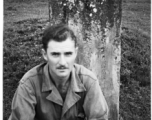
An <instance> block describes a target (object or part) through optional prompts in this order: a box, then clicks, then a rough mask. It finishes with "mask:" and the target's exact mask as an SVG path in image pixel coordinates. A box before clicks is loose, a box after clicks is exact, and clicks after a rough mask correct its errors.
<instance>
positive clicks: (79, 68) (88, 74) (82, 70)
mask: <svg viewBox="0 0 152 120" xmlns="http://www.w3.org/2000/svg"><path fill="white" fill-rule="evenodd" d="M74 66H75V69H76V74H78V76H80V78H83V79H84V78H86V79H91V80H92V81H96V80H97V77H96V75H95V74H94V73H93V72H92V71H91V70H89V69H87V68H86V67H84V66H83V65H79V64H75V65H74Z"/></svg>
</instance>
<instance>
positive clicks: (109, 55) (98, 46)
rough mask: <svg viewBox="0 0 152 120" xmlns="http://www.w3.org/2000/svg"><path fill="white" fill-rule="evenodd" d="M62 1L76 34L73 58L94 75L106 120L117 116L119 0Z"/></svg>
mask: <svg viewBox="0 0 152 120" xmlns="http://www.w3.org/2000/svg"><path fill="white" fill-rule="evenodd" d="M63 2H66V5H67V6H66V7H67V12H68V13H66V15H68V21H67V24H69V26H71V27H72V29H73V30H74V32H75V34H76V35H77V37H78V43H79V53H78V57H77V62H78V63H79V64H82V65H84V66H85V67H87V68H88V69H90V70H92V71H93V72H94V73H95V74H96V75H97V77H98V79H99V83H100V86H101V89H102V91H103V93H104V96H105V98H106V100H107V103H108V106H109V120H118V119H119V81H120V58H121V56H120V55H121V46H120V39H119V36H120V27H121V0H89V1H87V0H82V1H81V0H68V1H66V0H63ZM71 6H72V7H71Z"/></svg>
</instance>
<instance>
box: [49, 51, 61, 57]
mask: <svg viewBox="0 0 152 120" xmlns="http://www.w3.org/2000/svg"><path fill="white" fill-rule="evenodd" d="M51 55H52V56H54V57H58V56H59V55H60V53H55V52H54V53H51Z"/></svg>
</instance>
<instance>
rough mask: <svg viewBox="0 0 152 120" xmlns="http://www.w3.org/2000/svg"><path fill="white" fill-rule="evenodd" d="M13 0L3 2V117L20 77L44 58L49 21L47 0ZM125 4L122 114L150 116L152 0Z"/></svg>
mask: <svg viewBox="0 0 152 120" xmlns="http://www.w3.org/2000/svg"><path fill="white" fill-rule="evenodd" d="M10 1H11V0H10ZM14 1H15V2H12V1H11V2H6V1H5V2H4V42H3V46H4V48H3V53H4V55H3V60H4V63H3V64H4V68H3V71H4V72H3V77H4V80H3V91H4V93H3V95H4V96H3V97H4V101H3V104H4V107H3V112H4V114H3V115H4V118H3V119H4V120H7V119H8V117H9V115H10V112H11V102H12V97H13V95H14V92H15V90H16V88H17V85H18V81H19V80H20V79H21V77H22V76H23V74H24V73H25V72H26V71H28V70H29V69H30V68H31V67H33V66H35V65H37V64H39V63H40V62H42V61H43V59H42V57H41V51H40V49H41V40H40V38H41V35H42V31H43V29H44V27H45V26H46V25H47V24H48V9H47V2H46V1H45V0H43V1H42V0H37V1H30V0H29V1H24V0H14ZM29 3H30V4H29ZM122 5H123V6H122V8H123V12H122V13H123V14H122V35H121V41H122V42H121V48H122V55H121V58H122V61H121V63H122V64H121V79H120V81H121V86H120V116H121V118H122V119H123V120H150V84H151V83H150V64H151V62H150V37H151V36H150V0H144V1H143V0H123V4H122ZM29 47H30V48H31V49H29Z"/></svg>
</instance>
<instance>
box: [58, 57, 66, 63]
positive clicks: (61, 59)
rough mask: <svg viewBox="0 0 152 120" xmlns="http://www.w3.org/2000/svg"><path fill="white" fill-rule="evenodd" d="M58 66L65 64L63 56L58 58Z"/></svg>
mask: <svg viewBox="0 0 152 120" xmlns="http://www.w3.org/2000/svg"><path fill="white" fill-rule="evenodd" d="M59 64H60V65H65V64H66V60H65V57H64V55H61V56H60V60H59Z"/></svg>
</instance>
